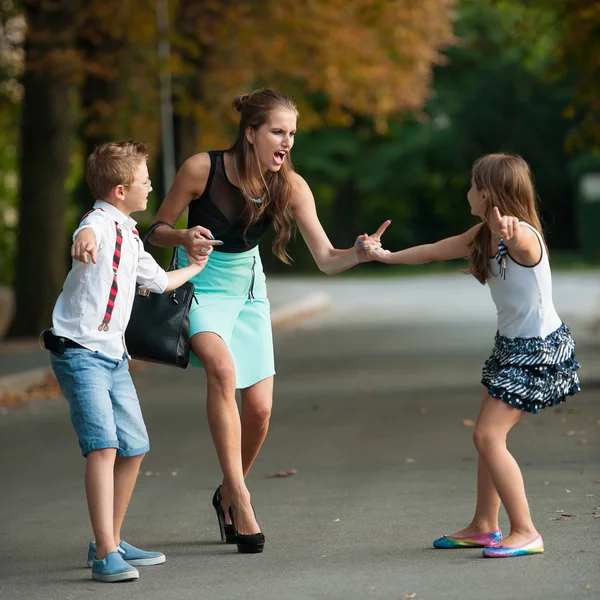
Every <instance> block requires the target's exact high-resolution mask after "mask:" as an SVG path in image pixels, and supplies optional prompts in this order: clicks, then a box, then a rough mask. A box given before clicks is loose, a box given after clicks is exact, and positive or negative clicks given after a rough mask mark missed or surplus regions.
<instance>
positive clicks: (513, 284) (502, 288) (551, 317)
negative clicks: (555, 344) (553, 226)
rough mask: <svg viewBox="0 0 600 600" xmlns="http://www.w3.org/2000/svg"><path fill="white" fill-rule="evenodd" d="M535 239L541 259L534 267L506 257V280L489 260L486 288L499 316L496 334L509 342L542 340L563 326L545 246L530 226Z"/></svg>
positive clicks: (494, 261)
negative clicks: (525, 339)
mask: <svg viewBox="0 0 600 600" xmlns="http://www.w3.org/2000/svg"><path fill="white" fill-rule="evenodd" d="M520 224H521V225H525V226H527V227H529V228H530V229H531V230H532V231H533V232H534V233H535V234H536V237H537V238H538V241H539V243H540V247H541V250H542V256H541V258H540V260H539V261H538V263H537V264H535V265H534V266H525V265H522V264H521V263H519V262H517V261H516V260H515V259H513V258H512V257H511V256H510V254H507V256H506V278H505V279H503V278H502V277H501V276H500V266H499V265H498V263H497V261H496V260H495V258H491V259H490V261H491V262H490V272H489V276H488V280H487V284H488V285H489V287H490V291H491V293H492V299H493V300H494V304H495V305H496V310H497V312H498V332H499V333H500V335H503V336H505V337H509V338H516V337H521V338H532V337H541V338H545V337H546V336H548V335H549V334H551V333H552V332H553V331H555V330H556V329H558V328H559V327H560V325H561V323H562V321H561V319H560V317H559V316H558V314H557V312H556V310H555V308H554V303H553V301H552V275H551V273H550V262H549V260H548V253H547V251H546V246H545V244H544V242H543V240H542V236H541V235H540V233H539V232H538V231H537V230H536V229H535V228H534V227H532V226H531V225H529V223H525V222H524V221H521V222H520Z"/></svg>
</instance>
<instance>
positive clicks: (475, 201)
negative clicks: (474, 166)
mask: <svg viewBox="0 0 600 600" xmlns="http://www.w3.org/2000/svg"><path fill="white" fill-rule="evenodd" d="M467 200H468V201H469V205H470V207H471V214H472V215H475V216H476V217H481V218H485V216H486V214H487V205H488V201H487V194H486V193H485V190H481V191H480V190H478V189H477V185H476V184H475V181H474V180H473V178H472V177H471V189H470V190H469V192H468V193H467Z"/></svg>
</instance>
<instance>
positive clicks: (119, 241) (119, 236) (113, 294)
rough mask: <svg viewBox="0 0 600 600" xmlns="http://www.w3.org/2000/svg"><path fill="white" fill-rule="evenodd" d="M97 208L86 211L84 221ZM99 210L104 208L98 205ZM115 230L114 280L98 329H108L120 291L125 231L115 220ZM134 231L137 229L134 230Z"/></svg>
mask: <svg viewBox="0 0 600 600" xmlns="http://www.w3.org/2000/svg"><path fill="white" fill-rule="evenodd" d="M94 210H96V209H95V208H94V209H92V210H90V211H89V212H88V213H86V214H85V215H84V216H83V218H82V219H81V220H82V221H83V220H84V219H85V218H86V217H88V216H89V215H90V214H92V213H93V212H94ZM98 210H102V211H103V212H104V210H103V209H102V208H100V207H98ZM115 230H116V239H115V252H114V254H113V260H112V270H113V280H112V284H111V286H110V292H109V294H108V303H107V304H106V311H105V312H104V319H102V323H100V325H98V331H108V325H109V323H110V319H111V317H112V312H113V309H114V307H115V300H116V298H117V292H118V291H119V284H118V282H117V271H118V270H119V263H120V262H121V247H122V246H123V233H122V232H121V228H120V227H119V224H118V223H117V222H116V221H115ZM134 233H137V231H135V230H134Z"/></svg>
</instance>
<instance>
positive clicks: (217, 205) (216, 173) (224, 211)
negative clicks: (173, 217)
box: [188, 150, 271, 252]
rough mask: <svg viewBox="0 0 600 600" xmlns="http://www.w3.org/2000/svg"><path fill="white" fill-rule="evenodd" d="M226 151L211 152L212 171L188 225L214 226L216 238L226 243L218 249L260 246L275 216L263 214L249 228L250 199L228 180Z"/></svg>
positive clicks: (193, 203) (191, 207) (194, 203)
mask: <svg viewBox="0 0 600 600" xmlns="http://www.w3.org/2000/svg"><path fill="white" fill-rule="evenodd" d="M224 153H225V152H224V151H223V150H218V151H212V152H209V153H208V154H209V155H210V174H209V176H208V181H207V182H206V189H205V190H204V193H203V194H202V196H200V197H199V198H197V199H195V200H192V201H191V202H190V205H189V213H188V228H192V227H196V225H201V226H203V227H206V228H207V229H210V231H211V233H212V234H213V235H214V236H215V239H217V240H221V241H222V242H224V243H223V245H222V246H213V250H214V251H215V252H245V251H246V250H251V249H252V248H255V247H256V246H258V244H259V243H260V241H261V240H262V239H263V238H264V237H265V235H266V233H267V231H268V230H269V227H270V226H271V219H270V217H268V216H263V217H261V218H260V219H259V220H258V221H257V222H256V223H253V224H252V225H250V227H248V229H247V230H246V226H247V225H248V219H249V217H250V215H249V213H248V210H247V208H246V206H247V203H248V202H249V200H246V198H245V197H244V195H243V194H242V192H241V191H240V189H239V188H238V187H236V186H235V185H233V184H232V183H231V182H230V181H229V179H227V174H226V173H225V164H224V163H223V154H224ZM244 234H245V235H244Z"/></svg>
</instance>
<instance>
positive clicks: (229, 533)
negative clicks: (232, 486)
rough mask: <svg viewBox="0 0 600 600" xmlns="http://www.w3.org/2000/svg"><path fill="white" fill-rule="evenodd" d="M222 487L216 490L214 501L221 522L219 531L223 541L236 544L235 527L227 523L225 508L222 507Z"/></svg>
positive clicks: (218, 519)
mask: <svg viewBox="0 0 600 600" xmlns="http://www.w3.org/2000/svg"><path fill="white" fill-rule="evenodd" d="M220 491H221V486H219V487H218V488H217V489H216V490H215V495H214V496H213V499H212V505H213V507H214V509H215V512H216V513H217V521H219V531H220V532H221V541H222V542H226V543H227V544H235V543H236V542H237V538H236V535H235V531H234V529H233V525H230V524H228V523H225V512H224V511H223V507H222V506H221V493H220Z"/></svg>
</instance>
